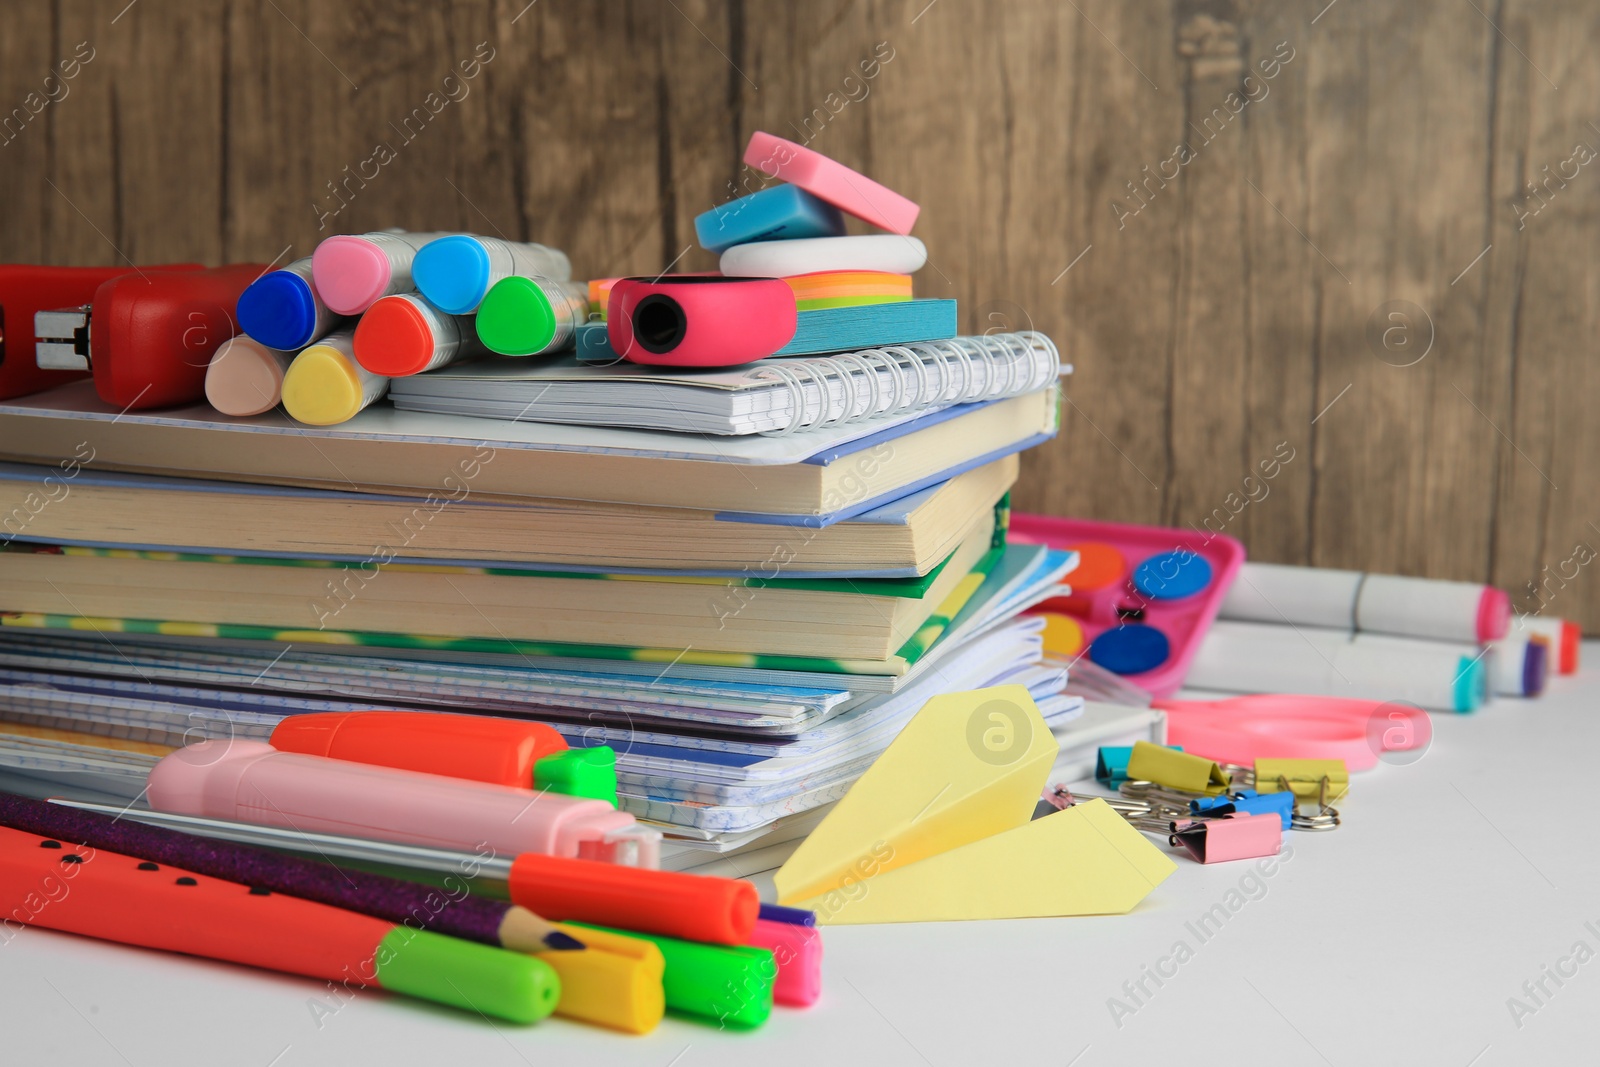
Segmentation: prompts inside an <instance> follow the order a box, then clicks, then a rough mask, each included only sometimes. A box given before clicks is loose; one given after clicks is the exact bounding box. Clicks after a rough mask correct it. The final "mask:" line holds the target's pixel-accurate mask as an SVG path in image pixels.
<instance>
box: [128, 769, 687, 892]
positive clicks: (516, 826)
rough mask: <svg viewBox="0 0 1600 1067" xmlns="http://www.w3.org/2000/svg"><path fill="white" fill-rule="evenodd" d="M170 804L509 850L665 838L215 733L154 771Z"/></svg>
mask: <svg viewBox="0 0 1600 1067" xmlns="http://www.w3.org/2000/svg"><path fill="white" fill-rule="evenodd" d="M148 795H149V799H150V806H151V807H153V808H155V809H157V810H158V811H168V812H176V813H178V814H182V815H200V816H204V817H207V818H213V819H234V820H237V821H240V822H251V823H257V824H260V825H265V826H287V827H290V828H292V829H296V830H305V831H310V832H314V833H332V834H348V835H351V836H355V837H365V838H371V839H376V840H379V841H399V842H404V843H407V844H417V845H428V846H431V847H434V848H450V849H457V850H459V851H462V852H473V851H478V850H480V849H481V848H483V847H487V848H490V849H493V850H494V851H495V852H497V853H500V854H502V855H507V856H517V855H520V854H522V853H524V852H537V853H542V854H546V855H552V856H565V857H569V858H572V857H576V858H581V859H592V860H597V861H600V862H604V863H617V864H623V865H627V866H636V867H658V866H660V842H661V835H660V834H659V833H658V832H656V831H654V830H649V829H646V828H644V827H641V826H639V825H637V824H636V823H635V822H634V818H633V816H632V815H629V814H628V813H626V812H622V811H617V810H616V809H614V808H612V807H611V805H609V804H607V803H606V802H605V801H603V800H590V799H585V798H579V797H571V796H564V795H561V794H555V793H534V792H530V791H529V790H526V789H515V788H511V787H509V786H500V785H490V784H488V783H485V782H473V781H467V780H464V779H460V778H447V777H445V776H443V775H437V774H422V773H420V772H417V771H402V770H395V769H393V768H389V767H376V766H372V765H370V764H365V763H354V762H350V761H347V760H339V759H328V758H326V757H322V756H306V755H302V754H300V753H298V752H279V751H278V750H277V749H275V748H273V747H272V746H271V745H268V744H265V743H262V742H259V741H203V742H201V743H199V744H196V745H190V746H188V747H187V748H181V749H179V750H178V751H176V752H174V753H172V754H171V755H169V756H165V757H163V758H162V760H161V762H159V763H157V764H156V765H155V767H153V768H151V771H150V780H149V786H148Z"/></svg>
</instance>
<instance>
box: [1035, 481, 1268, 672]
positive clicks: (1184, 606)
mask: <svg viewBox="0 0 1600 1067" xmlns="http://www.w3.org/2000/svg"><path fill="white" fill-rule="evenodd" d="M1008 536H1009V538H1010V540H1012V541H1015V542H1021V543H1024V544H1040V545H1049V546H1050V547H1051V548H1057V549H1071V550H1073V551H1075V552H1077V553H1078V556H1079V563H1078V568H1077V569H1076V570H1075V571H1073V572H1072V573H1071V574H1069V575H1067V578H1066V581H1064V582H1063V583H1062V594H1061V595H1060V596H1058V597H1052V598H1050V599H1049V600H1046V601H1044V602H1043V603H1042V604H1040V605H1038V606H1037V607H1036V608H1034V609H1033V611H1034V613H1035V614H1038V615H1043V616H1044V617H1045V620H1046V625H1045V651H1046V652H1048V653H1049V654H1051V655H1052V656H1055V657H1059V658H1065V659H1077V658H1079V657H1081V656H1087V657H1088V658H1089V660H1090V661H1091V662H1092V663H1094V664H1095V665H1096V666H1099V667H1102V668H1104V669H1105V670H1108V671H1111V672H1113V673H1114V674H1117V675H1120V676H1121V677H1122V678H1123V679H1124V680H1125V681H1128V682H1132V683H1133V684H1134V685H1137V686H1139V687H1140V688H1141V689H1145V690H1148V691H1149V692H1150V693H1152V694H1153V695H1155V696H1158V697H1165V696H1171V695H1172V694H1173V693H1175V692H1177V690H1178V688H1179V687H1180V686H1182V685H1183V676H1184V675H1185V674H1186V673H1187V672H1188V670H1189V663H1190V661H1191V660H1193V659H1194V654H1195V650H1196V649H1198V648H1199V647H1200V639H1201V638H1202V637H1204V636H1205V633H1206V629H1207V627H1209V626H1210V625H1211V620H1212V619H1214V618H1216V615H1217V609H1218V608H1219V607H1220V606H1221V605H1222V598H1223V596H1224V595H1225V594H1226V593H1227V591H1228V587H1229V586H1230V585H1232V584H1233V579H1234V577H1235V576H1236V575H1237V574H1238V572H1239V565H1240V564H1242V563H1243V562H1244V546H1243V545H1242V544H1240V543H1239V542H1238V541H1236V540H1234V539H1233V538H1231V537H1227V536H1224V535H1222V534H1207V533H1201V532H1198V531H1195V530H1179V529H1173V528H1169V527H1164V526H1129V525H1125V524H1123V523H1115V522H1088V521H1085V520H1079V519H1058V518H1052V517H1050V516H1048V515H1028V514H1024V513H1021V512H1017V513H1013V514H1012V516H1011V530H1010V533H1009V535H1008Z"/></svg>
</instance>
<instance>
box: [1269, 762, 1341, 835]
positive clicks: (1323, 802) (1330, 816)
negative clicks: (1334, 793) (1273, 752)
mask: <svg viewBox="0 0 1600 1067" xmlns="http://www.w3.org/2000/svg"><path fill="white" fill-rule="evenodd" d="M1278 785H1279V787H1280V790H1281V792H1282V793H1284V794H1287V795H1289V796H1292V797H1294V798H1295V801H1294V809H1293V811H1292V813H1291V814H1290V817H1289V826H1290V828H1291V829H1294V830H1314V831H1321V830H1335V829H1338V826H1339V809H1338V808H1332V807H1329V806H1328V791H1329V789H1330V787H1331V786H1332V779H1331V777H1330V776H1328V775H1323V776H1322V780H1321V781H1320V782H1318V783H1317V810H1316V813H1315V814H1312V815H1307V814H1305V813H1304V812H1302V811H1301V810H1300V794H1299V793H1297V792H1296V791H1295V790H1294V788H1293V785H1292V784H1291V783H1290V781H1289V779H1288V778H1287V777H1285V776H1282V775H1280V776H1279V778H1278Z"/></svg>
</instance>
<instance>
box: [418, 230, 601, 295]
mask: <svg viewBox="0 0 1600 1067" xmlns="http://www.w3.org/2000/svg"><path fill="white" fill-rule="evenodd" d="M411 275H412V278H413V279H414V280H415V281H416V284H417V291H418V292H420V293H421V294H422V295H423V296H425V297H427V298H428V299H429V300H430V301H432V302H433V303H435V304H437V305H438V306H439V307H440V308H442V309H443V310H444V311H446V312H448V313H449V314H451V315H470V314H472V313H473V312H474V311H477V310H478V305H479V304H480V303H481V302H482V301H483V298H484V296H485V294H487V293H488V292H489V290H490V289H491V288H493V287H494V285H495V283H496V282H499V281H500V280H501V279H502V278H510V277H520V278H549V279H552V280H554V281H566V280H567V279H569V278H571V277H572V264H571V262H569V261H568V259H567V256H566V253H565V252H562V251H560V250H559V249H555V248H547V247H545V246H544V245H541V244H534V243H533V242H531V241H502V240H500V239H499V238H495V237H472V236H469V235H467V234H456V235H454V236H451V237H441V238H439V239H438V240H437V241H432V242H430V243H429V244H427V245H425V246H424V247H423V248H422V250H421V251H420V252H418V253H417V256H416V259H415V260H414V261H413V263H412V265H411Z"/></svg>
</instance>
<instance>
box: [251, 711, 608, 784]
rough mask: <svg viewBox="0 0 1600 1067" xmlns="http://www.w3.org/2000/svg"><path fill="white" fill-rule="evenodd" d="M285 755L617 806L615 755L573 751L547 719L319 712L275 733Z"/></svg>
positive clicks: (592, 750)
mask: <svg viewBox="0 0 1600 1067" xmlns="http://www.w3.org/2000/svg"><path fill="white" fill-rule="evenodd" d="M271 743H272V747H273V748H275V749H277V750H278V751H280V752H300V753H303V754H305V755H307V756H327V757H329V758H330V759H341V760H350V761H352V762H354V763H370V764H373V765H374V766H378V767H394V768H397V769H399V770H402V771H421V772H422V773H424V774H442V775H446V776H448V777H451V778H465V779H468V780H470V781H474V782H490V783H493V784H494V785H507V786H512V787H514V788H517V789H541V790H548V791H549V792H552V793H565V794H567V795H568V796H578V797H589V798H592V799H595V800H607V801H610V802H611V806H612V807H616V804H617V773H616V756H615V754H614V753H613V752H612V751H611V749H609V748H606V747H604V746H601V747H597V748H579V749H569V748H568V747H567V742H566V739H565V738H563V737H562V736H561V735H560V734H559V733H557V732H556V731H555V730H554V729H552V728H551V727H549V726H546V725H545V724H544V723H542V722H531V721H529V720H527V719H505V718H498V717H495V716H491V715H457V714H450V713H448V712H432V711H338V712H315V713H311V714H305V715H295V716H292V717H290V718H287V719H284V720H283V721H282V722H280V723H279V724H278V725H277V727H276V728H275V729H274V730H273V731H272V737H271Z"/></svg>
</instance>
